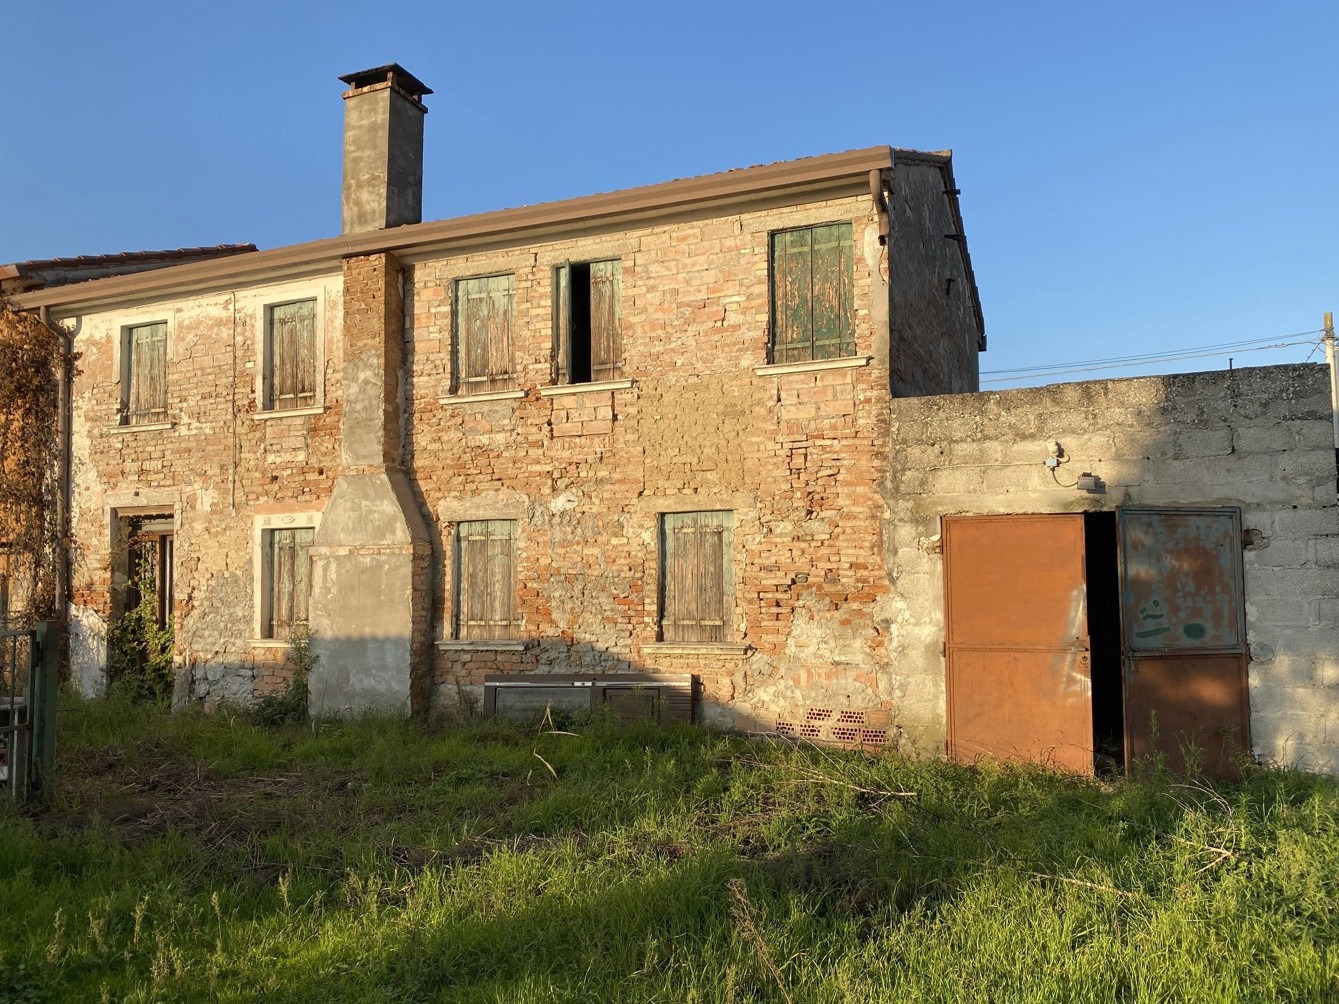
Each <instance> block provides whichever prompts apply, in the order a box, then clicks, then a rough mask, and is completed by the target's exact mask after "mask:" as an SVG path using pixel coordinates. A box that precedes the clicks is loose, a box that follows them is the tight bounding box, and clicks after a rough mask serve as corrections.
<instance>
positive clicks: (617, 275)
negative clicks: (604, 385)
mask: <svg viewBox="0 0 1339 1004" xmlns="http://www.w3.org/2000/svg"><path fill="white" fill-rule="evenodd" d="M622 273H623V263H622V262H621V261H617V260H615V261H593V262H591V264H590V370H591V379H592V380H613V379H615V378H617V376H618V374H619V369H620V367H621V365H622V361H623V360H622V335H621V332H620V330H619V329H620V325H621V323H622V314H623V294H622V289H621V286H622V283H621V279H622Z"/></svg>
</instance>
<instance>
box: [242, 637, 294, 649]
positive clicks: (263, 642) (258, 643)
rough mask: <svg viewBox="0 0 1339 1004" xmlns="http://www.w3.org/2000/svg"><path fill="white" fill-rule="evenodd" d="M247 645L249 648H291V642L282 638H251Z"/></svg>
mask: <svg viewBox="0 0 1339 1004" xmlns="http://www.w3.org/2000/svg"><path fill="white" fill-rule="evenodd" d="M247 645H249V646H250V647H251V648H291V647H292V645H293V643H292V642H291V641H284V640H283V639H282V638H252V639H251V640H250V641H249V642H247Z"/></svg>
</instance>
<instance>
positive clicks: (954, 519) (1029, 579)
mask: <svg viewBox="0 0 1339 1004" xmlns="http://www.w3.org/2000/svg"><path fill="white" fill-rule="evenodd" d="M1089 515H1090V517H1091V516H1092V514H1089ZM1094 518H1095V517H1094ZM1107 518H1108V519H1110V517H1107ZM1108 525H1110V524H1108ZM943 534H944V536H943V541H944V545H943V546H944V586H945V618H944V620H945V625H944V626H945V631H944V656H945V671H946V690H947V723H946V724H947V729H948V733H947V751H948V755H949V756H950V757H951V758H952V759H954V760H957V761H960V762H966V763H970V762H972V761H974V760H976V759H977V758H978V757H981V756H991V757H995V758H997V759H1004V760H1027V761H1031V762H1035V763H1045V764H1048V765H1051V766H1054V767H1060V768H1063V769H1066V770H1073V771H1078V772H1081V773H1091V772H1092V771H1093V770H1094V769H1095V759H1094V758H1095V754H1098V753H1099V751H1098V750H1095V747H1097V746H1098V745H1099V744H1098V742H1097V740H1096V737H1095V736H1094V718H1095V715H1094V711H1095V707H1096V706H1099V705H1100V706H1101V707H1102V708H1103V709H1104V714H1106V713H1107V711H1106V709H1107V707H1108V703H1106V695H1107V694H1108V693H1109V694H1110V701H1109V703H1110V704H1118V705H1119V707H1118V708H1117V709H1116V710H1117V711H1118V713H1119V715H1120V719H1119V720H1120V721H1123V725H1117V727H1116V730H1115V738H1116V741H1117V742H1119V741H1120V738H1121V730H1122V729H1123V733H1124V735H1123V739H1124V743H1123V745H1124V762H1125V766H1126V768H1127V769H1128V768H1129V766H1130V764H1131V763H1132V761H1133V760H1135V759H1137V758H1140V757H1143V756H1147V755H1148V754H1150V753H1153V752H1157V753H1160V754H1161V755H1162V756H1164V757H1165V758H1166V761H1167V763H1168V765H1169V766H1171V767H1172V768H1173V769H1175V770H1178V771H1180V770H1186V769H1193V770H1195V771H1197V772H1200V773H1204V774H1212V775H1219V776H1231V775H1233V774H1235V773H1236V772H1237V770H1238V767H1239V765H1240V763H1241V753H1242V751H1247V750H1249V749H1250V734H1249V730H1250V709H1249V704H1248V696H1247V661H1248V654H1247V648H1246V625H1245V603H1244V593H1243V588H1242V560H1241V513H1240V511H1239V510H1237V509H1232V508H1154V507H1148V508H1144V507H1130V508H1122V509H1119V510H1117V512H1116V517H1115V525H1114V527H1113V528H1112V530H1111V531H1108V533H1107V535H1106V536H1102V534H1101V533H1098V532H1097V524H1096V523H1094V522H1092V521H1091V520H1090V519H1086V518H1085V515H1084V514H1083V513H1064V514H1056V515H1021V516H1019V515H1011V516H945V517H944V519H943ZM1090 552H1091V553H1090ZM1095 556H1097V557H1101V558H1102V559H1103V560H1100V561H1094V560H1093V559H1094V557H1095ZM1095 569H1096V570H1098V571H1096V572H1094V574H1097V575H1098V580H1096V581H1095V582H1092V583H1090V582H1088V581H1087V579H1088V575H1089V573H1090V571H1093V570H1095ZM1103 569H1105V571H1101V570H1103ZM1108 579H1109V580H1110V588H1109V589H1108V588H1106V586H1105V583H1107V581H1108ZM1117 579H1118V580H1119V581H1118V582H1117V581H1116V580H1117ZM1099 587H1100V588H1099ZM1094 597H1096V598H1097V599H1096V600H1095V602H1098V603H1101V604H1102V606H1101V607H1100V608H1099V609H1098V610H1094V611H1093V620H1092V622H1091V623H1090V620H1089V602H1090V600H1093V598H1094ZM1117 597H1119V598H1117ZM1108 608H1111V609H1108ZM1099 613H1101V614H1102V615H1103V617H1102V618H1100V619H1099V618H1098V614H1099ZM1113 616H1118V617H1119V622H1120V629H1119V632H1117V631H1116V629H1115V627H1114V623H1112V622H1111V621H1110V618H1111V617H1113ZM1099 620H1100V622H1101V623H1102V624H1103V625H1106V624H1110V626H1109V627H1101V628H1099V627H1098V625H1099ZM1096 655H1101V656H1102V666H1103V669H1102V673H1103V674H1104V675H1102V676H1101V680H1102V681H1103V683H1102V686H1103V688H1106V687H1107V681H1108V680H1109V683H1110V687H1111V689H1110V691H1108V690H1106V689H1103V690H1102V691H1101V692H1100V694H1099V696H1098V700H1097V701H1096V702H1095V700H1094V670H1093V667H1094V661H1095V658H1094V657H1095V656H1096ZM1118 662H1119V675H1120V681H1119V684H1120V686H1119V688H1117V687H1116V684H1117V682H1118V681H1117V679H1116V677H1117V672H1118V668H1117V663H1118ZM1117 689H1119V694H1118V695H1117V693H1116V691H1117ZM1101 755H1102V756H1105V754H1101ZM1108 762H1110V761H1108ZM1115 762H1117V763H1118V762H1119V759H1116V761H1115Z"/></svg>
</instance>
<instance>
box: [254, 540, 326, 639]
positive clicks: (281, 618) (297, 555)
mask: <svg viewBox="0 0 1339 1004" xmlns="http://www.w3.org/2000/svg"><path fill="white" fill-rule="evenodd" d="M268 533H269V538H270V547H269V555H268V560H269V577H270V590H269V593H270V595H269V607H270V609H269V622H268V624H266V626H265V631H264V632H263V633H264V635H265V637H266V638H277V639H280V640H284V641H286V640H288V639H289V638H291V637H292V636H293V629H294V628H295V627H297V626H299V625H305V624H306V623H307V617H308V610H309V609H310V603H311V545H312V541H313V540H314V539H315V536H316V531H315V530H314V529H312V528H311V527H298V528H294V529H284V530H271V531H268Z"/></svg>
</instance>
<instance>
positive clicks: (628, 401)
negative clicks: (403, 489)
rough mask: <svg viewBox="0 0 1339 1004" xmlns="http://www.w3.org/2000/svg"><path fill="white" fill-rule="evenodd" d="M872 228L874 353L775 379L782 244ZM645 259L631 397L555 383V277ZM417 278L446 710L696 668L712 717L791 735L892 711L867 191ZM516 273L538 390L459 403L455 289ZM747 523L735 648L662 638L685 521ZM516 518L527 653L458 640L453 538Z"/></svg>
mask: <svg viewBox="0 0 1339 1004" xmlns="http://www.w3.org/2000/svg"><path fill="white" fill-rule="evenodd" d="M838 220H850V221H852V223H853V227H854V243H855V249H856V269H855V289H854V295H855V304H856V306H857V311H856V341H857V354H858V357H857V359H854V360H842V361H839V362H838V363H836V364H835V365H828V366H817V367H812V368H808V367H798V368H792V369H791V370H790V371H780V370H777V369H772V368H769V367H767V366H766V363H767V350H768V321H769V275H768V271H769V269H768V255H769V250H768V236H769V234H770V233H771V232H772V231H775V230H778V229H784V228H787V227H795V226H805V225H812V224H818V223H828V222H833V221H838ZM609 258H618V259H619V260H620V261H621V262H622V305H623V306H622V318H623V324H622V342H623V372H622V376H623V377H624V378H626V380H627V385H625V386H612V387H611V386H602V387H581V386H573V387H558V388H551V387H550V386H549V385H550V384H551V373H550V367H551V359H552V327H553V302H552V289H553V282H552V270H553V268H554V267H555V266H556V265H558V264H561V263H562V262H564V261H566V260H569V259H570V260H572V261H590V260H601V259H609ZM410 272H411V277H410V280H409V282H408V284H407V299H406V308H405V309H406V314H407V323H406V329H407V332H408V337H409V344H408V347H407V352H408V356H409V358H410V360H411V365H410V373H411V387H410V393H409V394H408V398H409V401H410V407H409V413H408V415H407V418H406V429H407V442H408V443H409V446H410V451H411V452H410V455H409V456H408V457H407V458H406V463H407V464H408V466H409V467H410V470H411V474H412V479H413V480H414V482H415V483H416V484H417V485H418V486H419V488H420V490H421V493H422V501H423V507H424V508H423V514H424V517H425V520H426V521H427V523H428V525H429V532H430V535H431V536H432V537H433V540H434V568H435V569H436V571H437V573H438V575H439V576H440V578H439V580H438V581H437V582H436V583H435V588H434V593H435V595H436V596H437V598H438V600H437V604H436V606H435V608H434V617H435V624H434V627H433V631H434V637H435V638H436V639H438V646H437V656H436V660H435V663H434V669H433V679H434V686H435V690H436V695H437V701H438V703H439V704H446V703H451V702H454V701H456V700H459V699H462V698H463V699H464V700H466V701H471V700H474V699H477V696H478V693H479V687H480V685H481V683H482V680H483V676H484V675H485V674H486V673H490V672H508V671H541V670H553V671H580V670H610V669H636V670H661V671H665V672H693V673H696V674H698V675H699V677H700V678H701V680H702V684H703V697H704V701H703V705H702V707H703V710H704V712H705V715H706V717H707V718H708V719H709V720H712V721H716V722H719V723H722V724H729V725H734V726H738V727H744V728H759V727H762V728H769V729H770V728H771V727H772V726H773V725H775V722H776V719H777V716H778V714H779V713H783V712H785V713H789V712H791V711H793V710H794V709H795V708H796V707H804V706H806V705H809V704H814V703H820V702H827V703H829V704H833V705H836V706H838V707H848V706H855V707H862V708H882V707H887V706H888V704H889V700H890V696H891V695H890V694H889V693H887V692H886V676H885V675H881V674H880V672H879V667H880V665H881V663H882V654H881V649H882V640H883V637H884V634H883V625H885V624H886V622H887V620H888V618H889V615H890V605H889V604H890V600H889V595H888V594H889V587H888V580H887V576H886V575H885V574H884V572H883V569H882V567H881V562H880V556H881V554H882V548H881V545H880V541H879V537H880V533H881V529H882V512H883V501H882V499H881V498H880V497H879V494H878V491H877V480H878V471H879V470H880V469H881V467H882V463H883V457H884V455H885V453H886V449H887V445H886V444H887V403H888V390H887V388H888V372H887V358H888V344H887V315H886V310H887V303H888V296H887V286H886V280H885V277H886V275H887V250H886V248H884V247H881V246H880V244H879V242H878V222H877V219H876V217H875V215H874V213H873V209H872V206H871V201H870V199H869V196H868V195H867V194H864V193H862V194H861V195H858V196H855V195H853V196H851V197H849V198H841V199H833V200H829V201H826V202H821V203H814V204H810V205H806V206H801V207H776V208H763V209H759V210H757V211H752V212H745V213H741V214H739V215H735V216H726V217H718V218H714V219H705V220H703V219H685V220H682V221H677V222H674V223H669V224H665V225H659V226H654V227H646V228H642V229H634V230H626V231H621V232H617V233H607V234H593V235H590V236H587V237H583V238H581V239H578V240H571V241H561V242H553V243H546V244H542V245H535V246H529V247H526V248H525V249H524V250H498V251H496V252H488V253H481V254H471V255H466V256H457V257H451V258H442V259H436V260H428V261H420V262H418V263H416V264H414V265H413V266H412V269H411V270H410ZM503 272H512V273H514V274H515V297H516V299H515V327H514V334H513V338H514V343H515V358H516V372H517V381H516V386H517V388H519V389H520V390H521V391H522V392H523V396H521V397H520V398H519V399H505V400H480V399H471V398H470V397H467V396H452V395H451V392H450V387H451V366H452V359H451V342H452V323H453V322H452V317H451V311H452V289H453V281H454V280H455V279H458V278H463V277H468V276H475V275H488V274H496V273H503ZM714 509H728V510H731V511H733V512H734V514H735V524H734V533H733V546H734V553H733V556H732V557H733V561H732V564H733V571H734V617H733V623H732V625H731V627H732V631H731V634H732V638H731V642H732V644H730V645H723V646H716V647H712V646H706V647H695V646H684V645H677V646H676V645H664V644H660V643H658V642H657V626H658V591H659V581H658V576H659V564H658V532H659V521H660V516H661V515H662V514H663V513H667V512H678V511H693V510H714ZM488 518H492V519H516V520H517V521H518V523H519V535H518V542H517V562H518V571H517V581H518V586H519V596H518V600H519V609H520V614H521V618H522V622H523V634H524V635H525V636H526V638H527V639H529V640H528V641H527V642H524V643H503V644H488V643H470V644H462V643H455V642H453V641H452V640H451V639H450V638H449V630H450V629H449V625H450V624H451V619H452V610H451V606H452V596H453V586H452V583H451V581H450V576H451V560H450V556H451V554H452V539H451V538H452V532H453V527H454V525H455V523H457V522H458V521H460V520H466V519H488Z"/></svg>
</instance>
